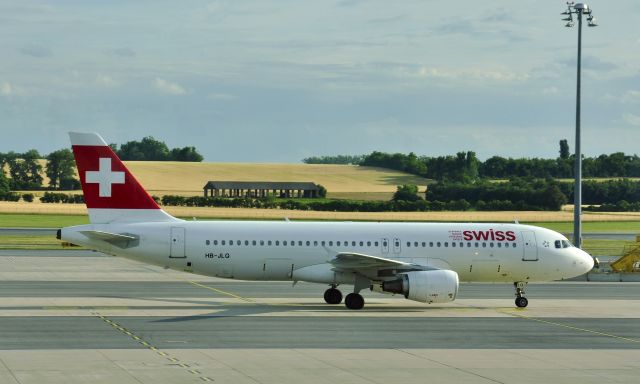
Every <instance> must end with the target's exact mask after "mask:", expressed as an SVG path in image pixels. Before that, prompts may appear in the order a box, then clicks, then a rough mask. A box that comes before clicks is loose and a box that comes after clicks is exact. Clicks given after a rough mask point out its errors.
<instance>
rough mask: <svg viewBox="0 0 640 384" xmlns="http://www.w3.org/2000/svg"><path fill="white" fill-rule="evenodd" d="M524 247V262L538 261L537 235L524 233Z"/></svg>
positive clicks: (529, 232) (528, 232)
mask: <svg viewBox="0 0 640 384" xmlns="http://www.w3.org/2000/svg"><path fill="white" fill-rule="evenodd" d="M522 247H523V248H524V250H523V254H522V260H524V261H537V260H538V245H537V244H536V234H535V232H533V231H522Z"/></svg>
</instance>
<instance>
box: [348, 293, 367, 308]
mask: <svg viewBox="0 0 640 384" xmlns="http://www.w3.org/2000/svg"><path fill="white" fill-rule="evenodd" d="M344 305H345V306H346V307H347V308H349V309H362V307H364V298H363V297H362V295H360V294H359V293H350V294H348V295H347V297H345V298H344Z"/></svg>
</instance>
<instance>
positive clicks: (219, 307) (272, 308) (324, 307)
mask: <svg viewBox="0 0 640 384" xmlns="http://www.w3.org/2000/svg"><path fill="white" fill-rule="evenodd" d="M109 297H112V298H126V299H136V300H141V301H156V302H162V303H167V302H169V303H176V304H194V305H195V306H171V307H170V308H169V307H168V306H162V305H161V306H158V307H156V308H158V309H161V308H162V307H167V309H172V310H175V309H185V310H193V309H200V310H202V309H211V310H213V311H214V312H213V313H211V314H199V315H187V316H174V317H168V318H164V319H158V320H154V321H153V322H159V323H166V322H182V321H195V320H207V319H217V318H229V317H242V316H251V315H262V314H274V313H286V312H298V313H299V312H308V311H310V312H325V313H326V312H334V313H367V314H379V313H409V312H411V313H419V312H424V311H432V310H442V309H447V310H451V309H456V307H432V306H425V307H420V308H418V307H412V306H401V307H399V306H395V305H394V306H393V307H386V308H384V307H377V306H376V307H372V306H373V305H376V304H377V303H376V302H375V301H372V302H370V303H369V307H365V308H364V309H363V310H360V311H353V310H350V309H346V308H345V307H344V306H343V305H329V304H321V303H319V304H303V303H290V304H289V303H288V304H277V303H275V304H271V303H260V302H246V303H220V302H211V301H209V300H193V299H167V298H148V297H131V296H127V297H114V296H109ZM203 304H204V305H203ZM474 309H478V308H477V307H474Z"/></svg>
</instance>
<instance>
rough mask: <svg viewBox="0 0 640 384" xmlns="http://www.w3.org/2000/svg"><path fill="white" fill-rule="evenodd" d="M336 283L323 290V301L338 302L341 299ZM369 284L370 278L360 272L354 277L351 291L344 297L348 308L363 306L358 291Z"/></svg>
mask: <svg viewBox="0 0 640 384" xmlns="http://www.w3.org/2000/svg"><path fill="white" fill-rule="evenodd" d="M337 286H338V285H337V284H331V288H329V289H327V290H326V291H325V292H324V301H326V302H327V304H340V302H341V301H342V293H341V292H340V290H338V289H337V288H336V287H337ZM369 286H371V280H369V279H368V278H367V277H365V276H362V275H360V274H356V275H355V277H354V286H353V292H352V293H350V294H348V295H347V296H346V297H345V298H344V305H345V307H347V308H348V309H362V308H363V307H364V298H363V297H362V295H361V294H360V291H361V290H363V289H365V288H367V287H369Z"/></svg>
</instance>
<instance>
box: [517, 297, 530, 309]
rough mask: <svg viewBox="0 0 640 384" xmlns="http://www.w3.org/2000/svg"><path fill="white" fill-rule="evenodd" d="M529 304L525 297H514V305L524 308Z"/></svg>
mask: <svg viewBox="0 0 640 384" xmlns="http://www.w3.org/2000/svg"><path fill="white" fill-rule="evenodd" d="M527 305H529V300H527V298H526V297H516V307H518V308H526V306H527Z"/></svg>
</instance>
